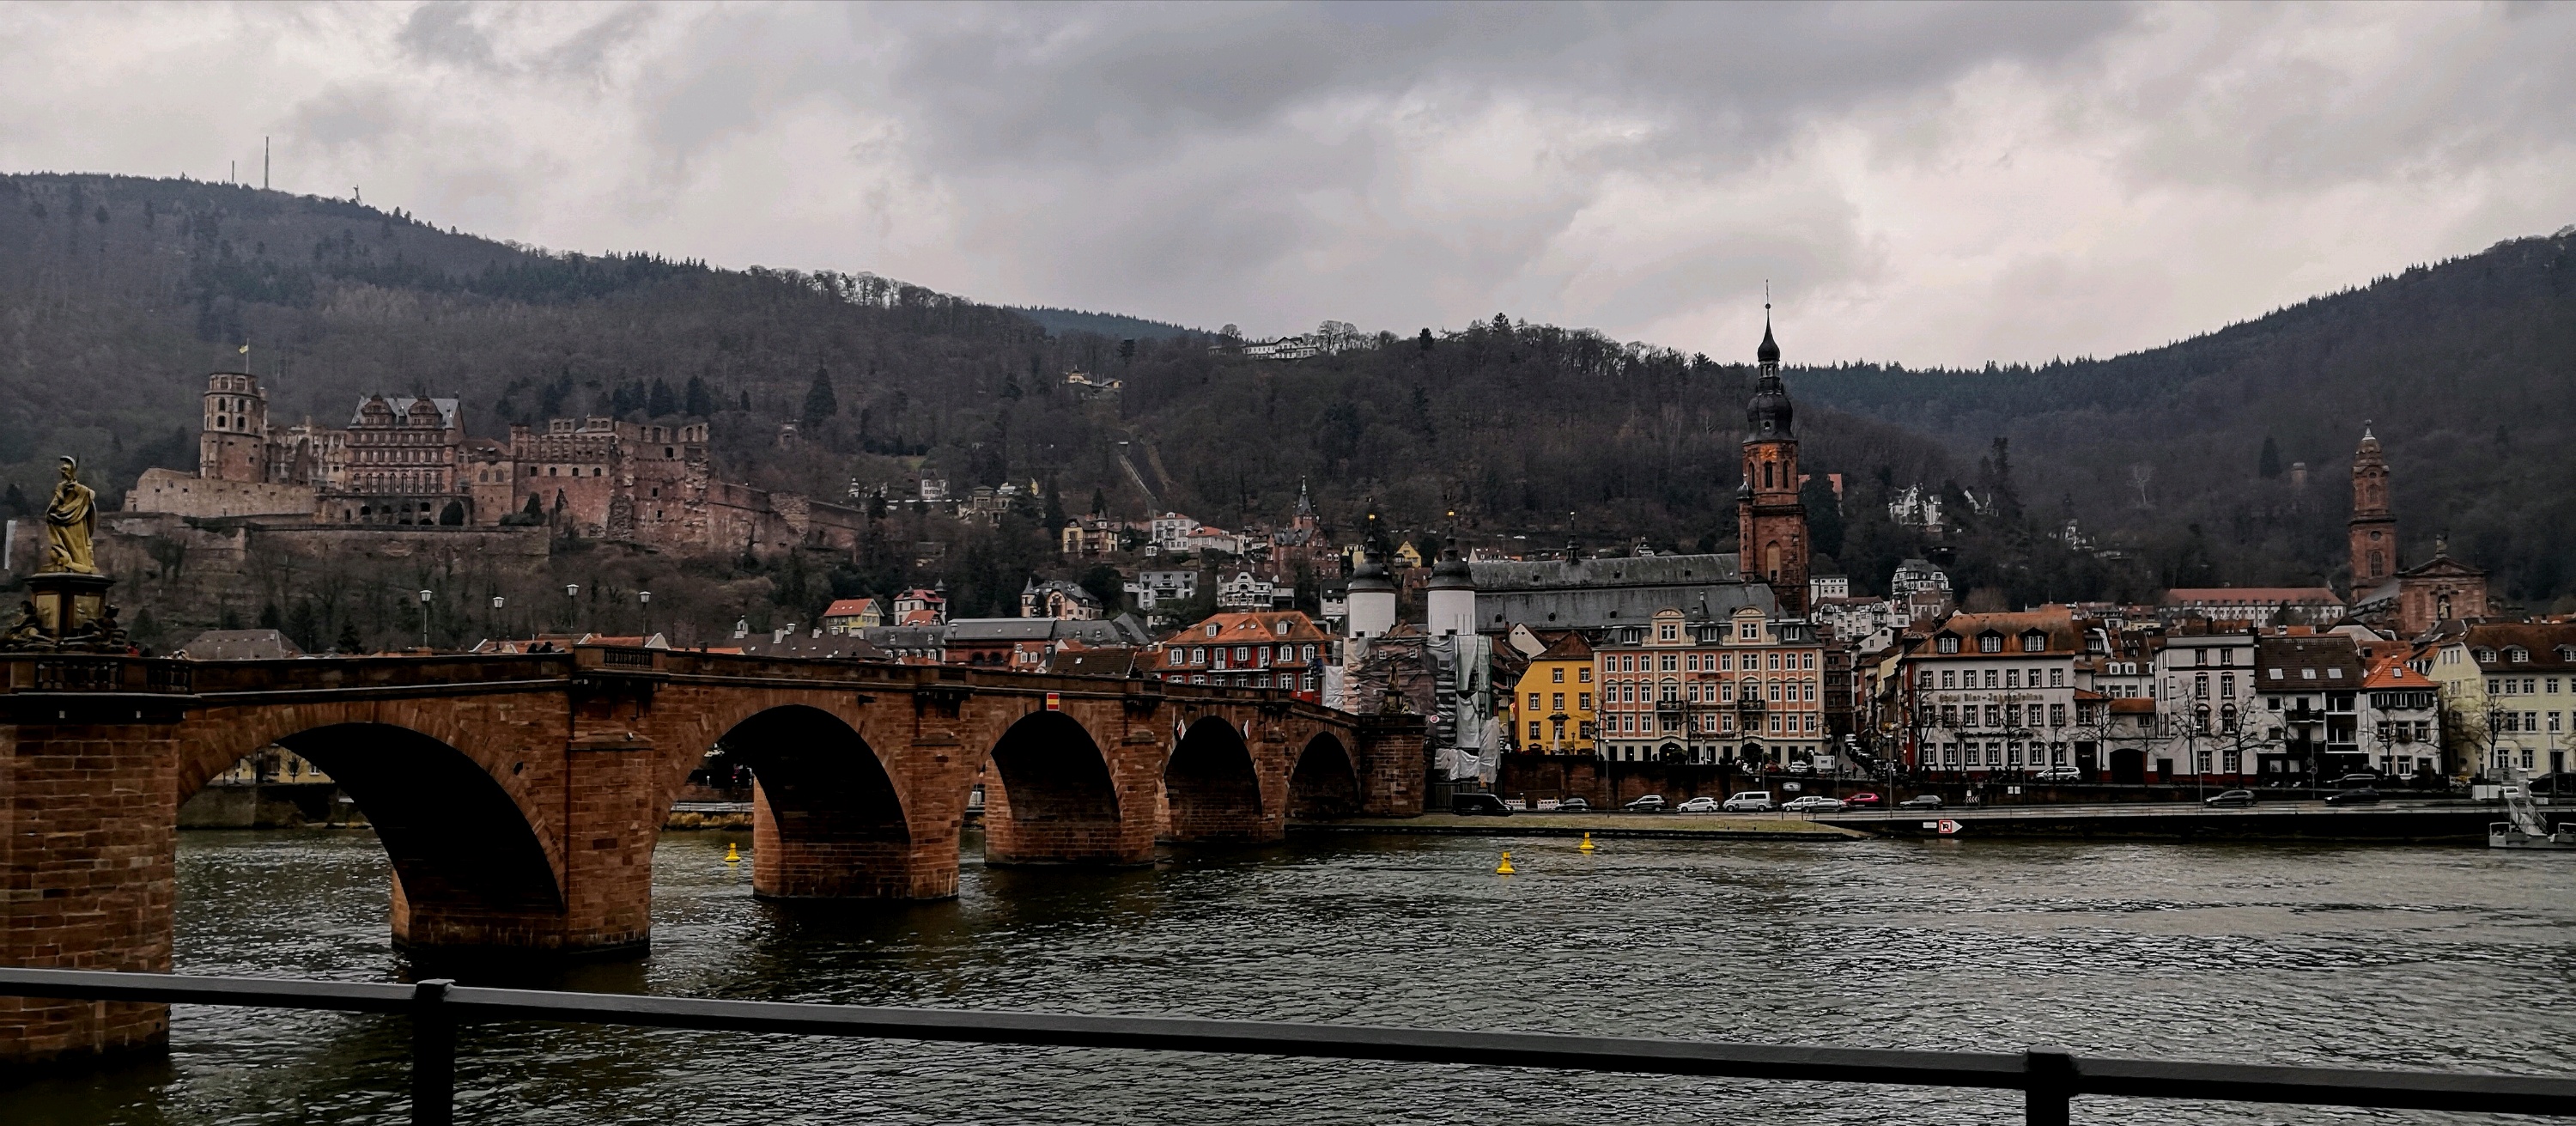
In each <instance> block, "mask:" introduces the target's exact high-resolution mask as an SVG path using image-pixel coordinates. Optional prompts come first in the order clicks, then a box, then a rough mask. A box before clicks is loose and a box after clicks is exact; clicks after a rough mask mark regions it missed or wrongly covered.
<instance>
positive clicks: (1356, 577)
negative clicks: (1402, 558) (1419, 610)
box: [1350, 554, 1395, 638]
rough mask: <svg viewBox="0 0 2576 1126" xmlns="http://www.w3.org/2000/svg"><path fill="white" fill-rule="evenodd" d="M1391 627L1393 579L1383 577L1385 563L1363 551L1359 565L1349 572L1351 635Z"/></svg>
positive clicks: (1361, 635)
mask: <svg viewBox="0 0 2576 1126" xmlns="http://www.w3.org/2000/svg"><path fill="white" fill-rule="evenodd" d="M1394 628H1395V581H1394V580H1393V579H1390V578H1388V577H1387V573H1386V564H1384V563H1381V562H1379V561H1378V560H1377V558H1376V557H1375V556H1371V555H1365V554H1363V555H1361V556H1360V564H1359V566H1358V567H1356V568H1353V569H1352V571H1351V585H1350V630H1351V636H1352V637H1354V638H1371V637H1379V636H1383V635H1384V634H1385V633H1386V632H1387V631H1388V630H1391V629H1394Z"/></svg>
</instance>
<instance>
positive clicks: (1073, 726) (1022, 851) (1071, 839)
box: [984, 711, 1153, 864]
mask: <svg viewBox="0 0 2576 1126" xmlns="http://www.w3.org/2000/svg"><path fill="white" fill-rule="evenodd" d="M988 757H989V761H990V762H991V763H992V767H993V769H992V773H991V775H990V778H991V780H992V781H998V782H999V783H1000V785H999V787H995V786H994V785H992V784H991V782H990V781H988V783H987V784H986V786H985V788H984V859H985V861H986V862H987V863H1001V864H1011V863H1041V862H1089V863H1101V862H1107V863H1140V862H1143V861H1146V860H1149V859H1151V858H1152V853H1153V826H1152V825H1151V824H1146V825H1145V826H1144V831H1143V833H1142V834H1141V837H1142V843H1141V845H1140V844H1139V843H1138V840H1137V838H1138V836H1139V834H1137V833H1134V832H1130V831H1129V827H1128V826H1127V825H1126V824H1124V823H1123V822H1122V821H1121V819H1120V816H1119V813H1120V808H1121V806H1122V804H1123V803H1122V802H1121V800H1120V796H1119V786H1118V781H1117V778H1116V777H1115V776H1114V775H1113V774H1112V773H1111V772H1110V763H1109V757H1108V756H1107V755H1106V754H1104V753H1102V751H1101V748H1100V744H1099V743H1098V742H1096V741H1094V740H1093V739H1092V737H1091V733H1090V732H1089V731H1087V730H1085V729H1084V728H1083V725H1082V724H1081V723H1079V722H1077V721H1075V720H1074V719H1073V717H1071V716H1068V715H1066V714H1064V713H1063V712H1060V711H1033V712H1030V713H1028V714H1027V715H1024V716H1022V717H1020V718H1019V719H1018V720H1016V721H1014V722H1012V723H1011V725H1010V726H1009V727H1007V728H1005V729H1004V730H1003V731H1002V735H1001V738H1000V739H999V740H997V741H996V742H994V744H993V749H992V751H991V753H990V755H989V756H988ZM1144 820H1145V821H1148V822H1150V821H1151V809H1150V804H1149V805H1148V807H1147V816H1146V817H1145V818H1144Z"/></svg>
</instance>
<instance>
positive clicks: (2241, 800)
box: [2202, 790, 2254, 809]
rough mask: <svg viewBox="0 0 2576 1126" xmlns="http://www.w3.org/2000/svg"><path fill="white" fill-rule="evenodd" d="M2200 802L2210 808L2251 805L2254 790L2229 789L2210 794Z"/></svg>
mask: <svg viewBox="0 0 2576 1126" xmlns="http://www.w3.org/2000/svg"><path fill="white" fill-rule="evenodd" d="M2202 804H2205V805H2207V806H2209V807H2210V808H2211V809H2220V808H2223V807H2226V806H2232V805H2252V804H2254V791H2252V790H2229V791H2227V792H2226V793H2223V794H2211V795H2210V796H2209V799H2208V800H2207V801H2206V802H2204V803H2202Z"/></svg>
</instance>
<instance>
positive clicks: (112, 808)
mask: <svg viewBox="0 0 2576 1126" xmlns="http://www.w3.org/2000/svg"><path fill="white" fill-rule="evenodd" d="M0 699H5V700H6V702H7V704H8V705H9V706H8V708H7V714H5V715H0V826H5V827H6V831H5V833H0V877H5V880H6V883H5V886H0V965H11V966H41V967H54V968H61V969H81V970H135V971H144V972H151V973H168V972H169V971H170V927H171V904H172V900H173V897H174V888H175V868H176V858H177V850H178V803H177V801H176V800H175V793H176V791H175V789H174V787H173V785H172V776H173V774H172V763H173V762H174V761H175V758H176V756H175V755H174V754H173V753H172V752H173V746H174V744H175V741H176V740H175V738H174V734H173V732H174V728H173V727H172V726H171V723H170V721H172V720H175V719H177V716H176V715H175V714H170V713H168V712H166V711H165V710H164V709H163V708H161V707H159V706H158V703H159V702H158V701H142V702H138V701H135V700H132V699H119V700H115V701H102V700H99V699H97V698H95V697H92V698H89V699H80V698H66V697H61V696H55V697H51V698H31V695H17V696H12V697H5V698H0ZM156 720H157V721H158V722H155V721H156ZM169 1031H170V1014H169V1008H168V1007H167V1006H164V1005H146V1004H136V1003H130V1002H122V1001H98V1002H91V1001H52V1000H44V999H38V998H15V997H8V998H0V1064H24V1063H36V1062H42V1061H45V1060H49V1059H53V1058H56V1057H60V1056H64V1055H70V1054H85V1053H102V1052H114V1051H119V1050H124V1049H132V1048H140V1047H151V1046H158V1045H160V1044H162V1043H164V1042H165V1041H166V1040H167V1038H168V1036H169Z"/></svg>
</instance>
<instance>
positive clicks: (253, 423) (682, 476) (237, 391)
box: [125, 372, 866, 553]
mask: <svg viewBox="0 0 2576 1126" xmlns="http://www.w3.org/2000/svg"><path fill="white" fill-rule="evenodd" d="M206 387H207V390H206V395H205V412H204V419H203V423H202V430H201V431H200V435H199V441H198V454H197V472H196V473H195V474H194V475H190V474H187V473H184V472H180V471H176V470H169V469H153V470H148V471H146V472H145V473H144V474H143V476H142V479H141V480H139V481H137V482H136V484H135V487H134V489H133V490H132V491H131V492H129V493H128V494H127V495H126V503H125V507H126V510H127V511H129V512H135V513H166V514H171V515H177V516H185V517H195V518H201V519H204V518H266V521H267V522H275V521H278V520H289V519H300V520H309V521H311V522H312V523H314V524H320V525H338V526H344V527H376V528H386V527H422V526H431V527H461V528H490V527H498V526H503V525H504V524H505V523H506V524H509V525H523V524H525V525H541V526H543V527H545V528H547V529H549V530H551V531H552V532H553V533H554V534H555V535H558V536H566V537H581V538H586V539H606V540H616V541H621V542H629V543H638V544H644V545H648V546H652V547H659V548H664V549H667V550H675V551H707V552H717V551H722V552H752V553H766V552H770V551H778V550H784V549H787V548H792V547H796V546H800V545H802V546H815V547H831V548H838V549H844V550H846V549H849V548H851V547H854V546H855V545H856V544H857V542H858V537H859V532H860V529H862V528H863V527H865V525H866V516H865V514H864V513H863V512H861V511H860V510H858V509H856V508H849V507H845V506H841V505H834V504H823V503H819V502H816V501H813V500H810V499H808V498H805V497H800V496H791V495H787V494H780V493H772V492H770V491H768V490H765V489H755V488H752V487H750V486H748V485H740V484H733V483H730V482H723V481H718V480H715V479H714V476H713V474H712V471H711V468H710V465H709V462H708V458H707V425H706V424H705V423H703V422H692V423H683V424H681V425H677V426H668V425H661V424H655V423H634V422H621V421H618V420H617V419H614V418H602V417H591V418H578V419H573V418H559V419H553V420H551V421H549V422H547V423H546V424H545V425H544V426H543V427H542V428H539V427H532V426H512V427H511V428H510V435H509V438H508V439H507V440H506V441H496V440H493V439H488V438H474V437H470V436H468V435H467V434H466V431H465V421H464V415H463V411H462V408H461V406H460V405H459V404H458V402H457V400H455V399H438V398H408V397H386V396H382V395H371V396H368V397H367V398H365V399H363V400H360V401H359V403H358V406H357V409H356V411H355V413H354V414H352V416H351V417H350V419H349V423H348V425H347V426H346V427H345V428H342V429H332V428H328V427H320V426H316V425H314V424H313V423H312V422H311V421H310V420H307V421H306V422H303V423H300V424H297V425H295V426H291V427H286V428H283V429H276V428H272V427H271V426H270V423H269V418H268V401H267V396H266V394H265V392H263V391H262V390H261V388H260V386H259V381H258V379H257V378H255V377H253V376H251V375H249V374H246V373H242V372H216V373H214V374H213V375H211V376H209V377H207V383H206Z"/></svg>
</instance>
